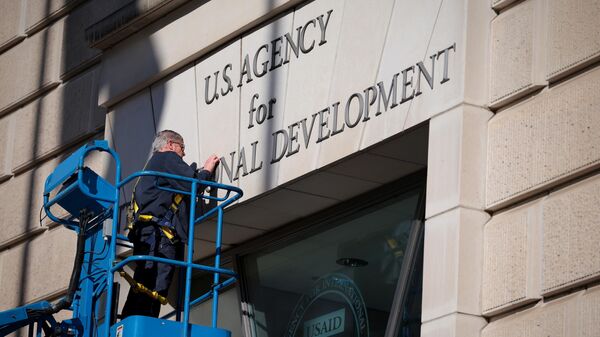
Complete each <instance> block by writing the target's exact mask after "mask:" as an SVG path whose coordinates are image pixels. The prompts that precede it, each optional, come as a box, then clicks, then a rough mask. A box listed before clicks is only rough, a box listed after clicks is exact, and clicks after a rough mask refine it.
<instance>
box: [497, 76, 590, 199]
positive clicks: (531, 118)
mask: <svg viewBox="0 0 600 337" xmlns="http://www.w3.org/2000/svg"><path fill="white" fill-rule="evenodd" d="M598 90H600V69H595V70H592V71H590V72H587V73H584V74H582V75H580V76H578V77H575V78H573V79H570V80H569V81H567V82H564V83H561V84H560V85H558V86H556V87H553V88H551V89H550V90H547V91H545V92H543V93H541V94H539V95H537V96H535V97H533V98H531V99H529V100H527V101H524V102H522V103H521V104H518V105H516V106H514V107H511V108H509V109H506V110H503V111H501V112H500V113H498V114H496V116H494V117H493V118H492V119H491V120H490V122H489V125H488V141H487V147H488V150H487V169H486V170H487V179H486V207H487V208H488V209H492V210H495V209H498V208H501V207H503V206H506V205H508V204H511V203H515V202H517V201H518V200H521V199H523V198H525V197H527V196H530V195H532V194H535V193H538V192H539V191H541V190H545V189H548V188H550V187H552V186H555V185H556V184H558V183H560V182H562V181H564V180H565V179H569V178H573V177H575V176H578V175H580V174H583V173H585V172H588V171H590V170H592V169H594V168H596V167H598V166H599V165H600V145H598V144H600V113H598V110H600V96H599V95H598V94H597V93H598Z"/></svg>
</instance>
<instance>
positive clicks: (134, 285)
mask: <svg viewBox="0 0 600 337" xmlns="http://www.w3.org/2000/svg"><path fill="white" fill-rule="evenodd" d="M119 274H120V275H121V277H123V278H124V279H125V280H126V281H127V283H129V285H130V286H131V289H133V291H134V292H136V293H142V294H144V295H148V296H149V297H151V298H153V299H155V300H157V301H159V302H160V303H161V304H162V305H165V304H167V303H168V301H167V298H166V297H164V296H161V295H160V294H159V293H158V291H156V290H150V289H148V287H146V286H145V285H143V284H141V283H140V282H137V281H136V280H134V279H133V277H131V275H129V274H127V273H126V272H125V271H124V270H119Z"/></svg>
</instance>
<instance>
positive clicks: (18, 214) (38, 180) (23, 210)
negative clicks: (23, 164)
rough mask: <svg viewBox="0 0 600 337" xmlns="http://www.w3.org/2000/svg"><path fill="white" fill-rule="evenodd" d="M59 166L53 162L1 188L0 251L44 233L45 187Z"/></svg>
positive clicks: (20, 176)
mask: <svg viewBox="0 0 600 337" xmlns="http://www.w3.org/2000/svg"><path fill="white" fill-rule="evenodd" d="M57 164H58V161H57V160H50V161H48V162H45V163H43V164H42V165H39V166H36V167H35V168H34V169H32V170H30V171H27V172H25V173H22V174H19V175H16V176H15V177H14V178H12V179H10V180H8V181H5V182H3V183H2V184H0V214H2V217H0V228H2V231H0V247H3V246H6V244H9V243H11V242H12V241H14V240H15V239H19V238H22V237H23V236H24V235H30V234H31V232H32V231H35V230H41V229H42V228H40V222H39V220H40V219H39V215H40V209H41V207H42V204H43V194H44V183H45V182H46V178H47V177H48V175H49V174H50V173H52V171H53V170H54V168H55V167H56V165H57ZM0 249H1V248H0Z"/></svg>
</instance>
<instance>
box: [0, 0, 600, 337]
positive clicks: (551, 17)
mask: <svg viewBox="0 0 600 337" xmlns="http://www.w3.org/2000/svg"><path fill="white" fill-rule="evenodd" d="M0 9H2V10H1V11H0V13H1V14H0V16H1V17H2V18H1V19H0V79H1V81H0V215H1V216H0V226H1V228H2V229H3V230H2V231H1V232H0V311H1V310H6V309H9V308H12V307H14V306H17V305H20V304H23V303H30V302H34V301H37V300H41V299H48V300H54V299H58V298H60V297H61V296H62V295H63V294H64V292H65V291H66V288H67V284H68V280H69V277H70V268H71V266H72V264H71V261H72V259H73V255H74V243H75V239H76V238H75V235H73V233H72V232H70V231H69V230H66V229H64V228H62V227H59V226H56V225H54V224H52V223H51V222H49V221H48V220H47V219H43V218H41V215H40V208H41V206H42V191H43V184H44V181H45V178H46V176H47V175H48V174H49V173H50V172H52V170H53V168H54V167H56V165H57V163H59V162H60V160H61V159H62V158H64V157H65V156H66V155H68V154H69V153H70V152H71V151H72V150H74V149H75V148H77V147H78V146H80V145H82V144H84V143H86V142H89V141H91V140H93V139H107V140H108V141H109V142H110V143H111V145H112V146H113V147H114V148H115V149H116V150H117V151H118V153H119V154H120V155H121V157H122V158H123V161H124V162H123V171H124V172H123V173H124V174H125V175H128V174H131V173H133V172H134V171H137V170H140V169H141V168H142V167H143V165H144V162H145V160H146V159H147V158H148V156H149V154H150V143H151V141H152V138H153V135H154V133H155V132H156V131H158V130H161V129H166V128H168V129H174V130H177V131H179V132H180V133H182V135H183V136H184V138H185V140H186V152H187V156H186V160H188V161H189V162H192V161H196V162H201V161H202V159H203V158H205V157H206V156H207V155H209V154H211V153H218V154H219V155H220V156H222V159H221V165H220V177H219V179H220V181H222V182H224V183H227V184H234V185H236V186H239V187H241V188H242V189H243V190H244V192H245V196H244V198H243V199H242V200H241V201H240V202H239V203H238V204H236V205H234V206H232V207H231V208H230V209H229V210H228V211H227V212H226V214H225V222H226V223H225V228H224V237H223V240H224V243H225V249H226V253H225V254H226V259H225V261H226V263H227V264H228V265H229V266H232V267H233V268H235V269H236V270H237V271H239V272H240V273H241V274H242V276H243V278H242V280H241V282H240V285H239V286H236V287H233V288H231V289H229V290H228V291H227V292H226V293H225V294H224V300H223V302H222V303H223V304H222V305H221V307H220V312H221V319H220V322H221V323H222V324H223V325H224V326H225V327H227V328H229V329H230V330H232V332H233V335H234V336H236V337H237V336H243V337H258V336H260V337H263V336H268V335H272V336H275V335H280V334H281V331H288V330H290V326H292V324H291V323H290V324H286V323H288V321H289V322H292V319H290V317H291V316H293V315H294V314H298V312H297V311H293V310H292V309H294V306H295V305H297V304H298V303H301V301H302V299H304V297H302V296H306V294H307V293H306V291H307V290H306V289H304V288H302V287H306V286H307V285H308V289H309V290H310V289H316V288H311V286H314V287H317V284H318V283H319V282H321V280H324V279H326V277H329V276H327V275H331V273H332V272H336V273H342V274H344V273H346V274H345V275H346V276H348V277H349V278H350V279H352V281H353V282H354V283H355V284H356V287H357V289H358V292H359V293H360V292H362V296H363V297H364V301H363V305H364V306H365V307H366V308H367V311H368V316H369V319H368V322H369V327H370V328H369V329H365V331H363V330H362V328H360V325H357V326H358V328H356V329H355V330H352V331H351V332H350V330H348V329H349V328H348V327H347V328H346V331H345V332H344V331H342V330H343V329H342V330H336V332H335V334H338V333H339V334H354V335H361V334H363V335H364V334H367V336H368V335H372V336H379V335H382V336H383V335H385V336H386V337H387V336H392V335H397V336H416V335H418V334H419V333H420V335H422V336H426V337H438V336H456V337H459V336H460V337H476V336H482V337H504V336H521V335H523V336H530V337H537V336H539V337H542V336H553V337H554V336H557V337H588V336H600V321H599V320H598V319H597V317H598V315H599V313H600V286H598V285H597V284H598V283H597V281H598V279H599V275H600V256H598V254H599V253H598V252H599V251H600V249H599V248H600V220H599V219H600V208H599V206H598V205H600V177H599V176H598V172H599V168H600V90H599V88H600V68H599V65H600V25H599V24H598V23H597V18H598V17H600V1H598V0H492V1H481V0H426V1H418V2H415V1H406V0H381V1H367V0H314V1H301V0H246V1H233V0H221V1H214V0H213V1H182V0H149V1H141V0H139V1H138V0H132V1H118V0H109V1H105V0H102V1H100V0H87V1H83V0H70V1H69V0H44V1H34V0H10V1H4V2H3V3H2V4H0ZM90 165H91V166H92V167H93V168H95V169H96V170H98V171H101V172H104V173H106V174H111V172H112V167H111V165H110V163H107V162H106V161H105V160H104V158H101V157H99V158H96V157H94V158H92V159H91V162H90ZM411 191H414V193H413V192H411ZM129 193H130V190H126V191H125V192H124V195H128V194H129ZM411 193H413V194H411ZM384 196H385V198H384ZM364 205H368V207H367V206H364ZM390 205H392V206H390ZM394 205H396V206H394ZM397 205H400V206H397ZM387 206H390V207H391V208H390V209H391V210H388V209H387V208H386V207H387ZM369 207H370V208H369ZM411 207H412V208H411ZM354 208H356V209H361V210H362V211H361V212H363V213H360V212H358V213H357V212H355V211H353V209H354ZM407 209H410V210H411V211H410V212H409V211H407ZM381 210H383V211H381ZM380 211H381V212H383V213H381V214H380V213H377V212H380ZM402 212H405V213H406V214H409V213H410V215H402V216H404V217H402V216H399V215H398V214H399V213H402ZM359 213H360V214H359ZM392 213H393V215H390V214H392ZM364 214H367V215H368V214H370V215H369V216H372V217H369V216H367V215H364ZM382 214H385V216H384V215H382ZM403 214H404V213H403ZM38 215H40V216H38ZM363 215H364V217H366V218H364V217H362V216H363ZM390 217H391V218H390ZM395 217H398V218H395ZM392 218H393V219H394V220H393V221H392V220H389V219H392ZM332 219H334V220H335V221H334V220H332ZM361 219H367V220H364V223H362V222H361V221H363V220H361ZM382 219H383V220H382ZM353 221H354V222H355V223H359V224H360V226H357V227H352V226H353V225H351V223H353ZM394 221H395V222H394ZM388 222H390V223H393V225H390V226H389V228H388V227H385V229H380V228H379V227H377V226H378V225H379V224H380V223H388ZM409 222H410V225H406V224H407V223H409ZM334 223H335V225H334ZM339 223H341V225H338V224H339ZM420 223H421V224H423V226H421V225H420ZM204 226H205V227H202V226H199V227H198V228H199V230H198V233H199V234H198V236H197V237H196V238H195V239H196V242H197V246H196V254H197V258H198V260H202V261H210V258H211V255H212V251H213V249H214V239H212V235H214V223H208V224H205V225H204ZM344 226H346V227H344ZM381 226H383V225H381ZM336 228H337V229H336ZM415 228H421V230H422V233H421V234H419V232H418V231H417V230H416V229H415ZM336 230H337V231H336ZM380 232H381V233H382V234H381V236H377V235H378V234H377V233H380ZM399 232H402V233H401V234H398V233H399ZM314 233H317V234H319V235H321V236H323V237H327V238H329V239H327V240H325V239H323V240H321V241H319V240H317V239H316V237H315V236H314V235H315V234H314ZM344 233H345V234H344ZM348 233H351V234H352V235H356V236H357V237H358V238H357V237H353V238H344V235H346V236H350V235H349V234H348ZM328 235H330V236H328ZM419 235H422V236H419ZM419 238H420V239H419ZM328 240H329V241H328ZM402 240H405V241H407V242H413V245H411V244H409V243H407V242H404V241H402ZM411 240H412V241H411ZM381 242H385V244H376V243H381ZM402 242H404V243H403V244H402ZM328 245H335V249H332V250H326V249H325V248H326V247H327V246H328ZM382 245H383V246H384V248H378V247H381V246H382ZM306 247H312V248H311V249H308V248H306ZM357 247H367V248H368V249H367V248H365V249H363V250H362V251H361V250H360V249H357ZM397 247H400V248H397ZM294 249H296V250H298V251H302V253H298V252H294ZM378 249H380V250H378ZM411 249H412V250H411ZM321 250H322V251H323V254H324V255H318V253H317V252H319V251H321ZM309 252H311V253H314V254H313V255H314V257H318V258H323V256H327V258H332V259H333V260H332V261H335V259H336V258H337V259H338V261H340V260H342V259H343V258H347V257H349V256H352V257H359V255H361V254H362V259H363V260H365V261H366V262H368V263H369V264H368V266H366V267H365V268H366V269H362V270H363V271H362V272H361V271H358V270H359V269H354V271H348V270H349V269H344V268H349V266H348V265H344V262H343V261H342V262H337V264H336V263H332V265H333V266H329V265H327V266H321V265H318V266H315V265H313V264H314V262H312V261H310V260H309V256H312V255H311V254H309ZM411 252H412V254H414V256H413V255H411V254H410V253H411ZM123 254H127V252H123ZM348 254H350V255H348ZM353 254H354V255H353ZM303 256H305V257H306V260H302V257H303ZM407 256H408V257H407ZM292 258H293V259H295V260H293V259H292ZM394 258H395V260H394ZM410 258H412V260H411V261H412V262H411V261H408V260H409V259H410ZM390 261H392V262H390ZM407 261H408V262H407ZM266 265H268V266H266ZM290 265H291V266H292V267H293V268H292V269H294V270H291V271H290V270H289V266H290ZM262 266H266V267H264V268H265V269H261V268H263V267H262ZM267 267H268V268H267ZM375 267H377V268H375ZM269 268H270V269H269ZM286 268H288V269H286ZM368 268H374V269H368ZM407 268H408V269H409V271H406V270H407ZM365 270H368V271H369V273H381V275H379V274H373V275H375V276H373V278H375V279H378V281H371V280H367V279H368V277H366V276H365V275H363V274H364V273H365V272H364V271H365ZM346 271H347V272H346ZM286 273H289V277H288V278H285V277H284V276H285V275H284V276H280V275H281V274H286ZM378 275H379V276H381V277H379V276H378ZM303 278H306V280H305V281H303ZM388 278H389V280H388ZM265 280H267V281H265ZM202 282H203V281H202V278H201V277H200V276H198V277H197V280H196V285H195V286H196V287H198V288H202V287H203V283H202ZM377 282H379V283H377ZM286 287H288V288H286ZM363 287H364V288H363ZM403 287H404V288H403ZM405 288H406V289H412V290H414V292H413V293H411V292H410V291H409V292H408V293H410V294H409V295H403V294H404V293H402V291H400V290H401V289H405ZM299 289H304V290H299ZM126 290H127V289H126V287H125V286H124V287H123V293H124V292H125V291H126ZM380 292H381V293H380ZM417 293H418V294H417ZM261 294H263V295H262V297H261ZM264 294H269V296H271V297H277V298H279V300H280V302H281V303H263V302H264V301H265V300H264V297H265V295H264ZM274 294H275V296H274ZM303 294H304V295H303ZM411 296H412V297H411ZM267 297H268V296H267ZM288 297H289V301H288ZM298 298H300V299H298ZM407 298H408V299H407ZM400 299H402V300H400ZM411 299H413V302H411ZM288 302H289V303H288ZM330 304H331V303H330ZM272 307H275V308H283V309H281V311H282V312H283V314H281V313H279V314H281V316H282V317H279V316H277V313H273V312H272ZM288 307H289V309H285V308H288ZM324 308H325V309H323V310H321V311H318V310H316V309H315V310H316V311H314V312H310V311H307V312H302V313H301V315H300V316H302V317H303V320H302V324H304V325H302V326H303V327H305V328H306V327H308V328H311V327H313V326H314V324H315V322H316V321H315V320H316V319H317V318H319V317H321V318H323V317H330V318H331V317H337V316H327V315H334V314H335V313H339V312H340V310H342V309H343V310H349V309H348V307H344V308H345V309H344V308H342V309H339V308H338V307H334V306H324ZM402 308H404V309H402ZM334 309H335V310H334ZM269 310H271V311H269ZM286 310H287V311H286ZM403 310H404V311H403ZM343 312H346V311H343ZM407 312H408V313H413V314H414V313H415V312H418V315H416V316H414V317H413V316H410V314H407ZM207 313H208V309H207V308H205V307H203V306H200V307H198V308H197V309H195V311H194V312H193V313H192V316H193V321H195V322H197V323H205V322H206V320H207V318H206V317H207ZM400 313H403V314H404V315H405V316H406V315H408V316H410V317H408V316H407V317H408V318H406V317H398V316H399V315H400ZM309 314H313V316H311V317H309ZM304 315H306V317H304ZM354 315H355V316H353V317H354V318H353V319H354V320H356V321H359V320H360V317H359V316H360V315H358V316H357V315H356V313H354ZM314 317H317V318H314ZM343 317H346V320H348V321H350V320H351V319H350V318H348V317H350V316H343ZM415 319H416V320H417V321H418V324H417V326H418V327H419V328H418V329H416V330H415V329H414V328H405V327H406V326H408V325H410V324H413V323H414V322H413V323H410V322H411V320H412V321H414V320H415ZM280 321H283V323H278V322H280ZM311 324H313V325H311ZM279 325H281V326H279ZM413 325H414V324H413ZM286 329H288V330H286ZM292 330H293V332H291V334H293V335H298V334H302V331H300V332H297V331H296V327H294V329H292ZM310 331H313V332H310ZM314 331H316V330H310V329H309V330H305V332H304V336H305V337H316V336H315V332H314ZM286 333H287V334H290V333H289V331H288V332H286ZM335 334H334V333H332V334H330V335H335ZM272 336H271V337H272ZM290 337H291V336H290ZM323 337H326V336H323Z"/></svg>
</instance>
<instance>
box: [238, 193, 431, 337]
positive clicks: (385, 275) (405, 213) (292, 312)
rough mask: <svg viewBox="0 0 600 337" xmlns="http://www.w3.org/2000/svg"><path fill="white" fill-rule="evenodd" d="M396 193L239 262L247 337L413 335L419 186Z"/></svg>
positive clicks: (355, 205)
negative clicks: (245, 312)
mask: <svg viewBox="0 0 600 337" xmlns="http://www.w3.org/2000/svg"><path fill="white" fill-rule="evenodd" d="M387 190H389V187H388V188H387ZM395 190H396V192H392V193H390V194H388V196H387V197H382V194H385V193H380V191H378V192H375V193H370V194H369V195H367V196H366V197H365V196H361V197H360V198H359V200H354V201H351V202H350V205H348V207H344V208H345V210H343V211H341V213H338V214H334V215H330V216H327V220H321V221H318V220H317V221H316V224H315V225H314V226H309V227H308V228H307V229H306V230H304V231H302V232H301V233H295V234H296V235H291V234H290V235H287V236H284V237H283V238H282V239H281V240H278V241H277V243H276V244H273V245H270V246H268V247H264V248H262V249H261V250H260V251H258V252H255V253H251V254H248V255H246V256H243V257H242V259H241V262H242V271H243V276H244V285H245V294H244V300H245V301H246V302H247V307H248V309H247V311H248V317H249V322H250V324H249V325H250V326H249V330H250V332H249V333H250V335H251V337H329V336H339V337H346V336H348V337H350V336H356V337H379V336H384V335H386V333H387V336H393V337H415V336H419V332H420V318H421V283H422V249H423V248H422V247H423V246H422V240H423V238H422V221H421V220H422V219H423V211H422V210H423V207H422V204H423V201H424V198H423V195H424V187H423V184H419V185H418V186H416V187H415V185H414V184H413V187H412V188H410V189H405V190H404V191H400V192H398V189H395ZM370 196H372V198H371V199H369V197H370ZM292 237H293V238H292ZM388 321H389V324H388ZM388 326H389V327H390V328H388ZM386 330H390V331H387V332H386Z"/></svg>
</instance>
